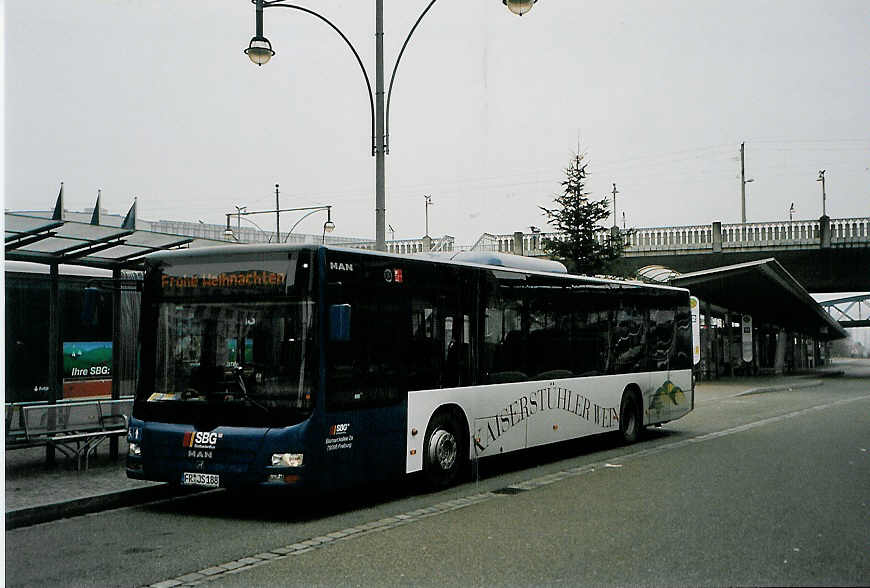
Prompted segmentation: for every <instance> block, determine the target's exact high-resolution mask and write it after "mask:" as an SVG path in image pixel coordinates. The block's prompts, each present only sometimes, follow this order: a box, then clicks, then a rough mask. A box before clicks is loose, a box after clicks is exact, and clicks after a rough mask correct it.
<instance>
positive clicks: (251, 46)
mask: <svg viewBox="0 0 870 588" xmlns="http://www.w3.org/2000/svg"><path fill="white" fill-rule="evenodd" d="M256 19H257V22H256V31H257V33H256V34H255V35H254V36H253V37H251V42H250V43H248V48H247V49H245V55H247V56H248V59H250V60H251V61H252V62H253V63H256V64H257V65H263V64H264V63H267V62H268V61H269V60H270V59H272V56H273V55H275V52H274V51H272V43H270V42H269V39H267V38H266V37H264V36H263V6H262V3H261V2H257V16H256Z"/></svg>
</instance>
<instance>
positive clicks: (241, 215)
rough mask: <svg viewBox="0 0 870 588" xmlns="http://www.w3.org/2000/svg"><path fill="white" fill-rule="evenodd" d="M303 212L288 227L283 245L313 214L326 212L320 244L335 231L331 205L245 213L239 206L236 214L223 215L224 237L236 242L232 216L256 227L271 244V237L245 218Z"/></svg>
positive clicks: (243, 208) (242, 207)
mask: <svg viewBox="0 0 870 588" xmlns="http://www.w3.org/2000/svg"><path fill="white" fill-rule="evenodd" d="M303 210H307V211H308V212H306V213H305V214H303V215H302V217H301V218H300V219H299V220H297V221H296V223H295V224H294V225H293V226H292V227H290V230H289V231H288V232H287V237H285V238H284V242H285V243H286V242H287V239H288V238H289V237H290V233H292V232H293V229H295V228H296V227H297V226H298V225H299V223H301V222H302V221H303V220H305V219H306V218H308V217H309V216H311V215H312V214H314V213H315V212H323V211H326V222H325V223H323V233H322V235H321V241H320V242H321V243H323V242H324V241H325V240H326V233H331V232H332V231H334V230H335V223H334V222H332V205H331V204H324V205H323V206H302V207H299V208H281V209H276V210H252V211H250V212H249V211H246V210H245V207H244V206H241V207H240V206H236V212H227V213H225V214H226V216H227V228H226V230H225V231H224V236H225V237H227V238H233V239H236V240H238V238H237V237H236V235H235V233H233V229H232V226H230V217H232V216H234V217H236V218H237V219H238V220H240V221H241V220H242V219H244V220H246V221H247V222H249V223H251V224H252V225H254V226H255V227H257V228H258V229H260V232H261V233H263V234H264V235H268V236H269V242H270V243H271V242H272V236H271V235H270V234H269V233H266V231H264V230H263V228H262V227H261V226H260V225H258V224H257V223H255V222H254V221H252V220H251V219H249V218H247V217H248V216H249V215H252V214H276V213H281V212H300V211H303ZM278 235H279V237H280V232H279V233H278Z"/></svg>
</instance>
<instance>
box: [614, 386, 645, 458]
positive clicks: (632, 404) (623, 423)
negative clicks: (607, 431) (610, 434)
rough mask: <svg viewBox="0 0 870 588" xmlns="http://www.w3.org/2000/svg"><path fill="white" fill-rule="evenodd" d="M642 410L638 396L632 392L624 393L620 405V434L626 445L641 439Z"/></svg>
mask: <svg viewBox="0 0 870 588" xmlns="http://www.w3.org/2000/svg"><path fill="white" fill-rule="evenodd" d="M640 410H641V405H640V402H639V401H638V397H637V394H635V393H634V392H633V391H632V390H626V391H625V392H623V394H622V402H621V403H620V405H619V434H620V436H621V437H622V442H623V443H625V444H626V445H630V444H632V443H634V442H636V441H637V440H638V438H639V437H640V430H641V428H642V427H643V416H642V414H641V412H640Z"/></svg>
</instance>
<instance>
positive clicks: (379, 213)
mask: <svg viewBox="0 0 870 588" xmlns="http://www.w3.org/2000/svg"><path fill="white" fill-rule="evenodd" d="M435 1H436V0H430V2H429V4H427V5H426V8H425V9H424V10H423V12H421V13H420V16H419V17H417V21H416V22H415V23H414V26H412V27H411V30H410V32H409V33H408V36H407V37H406V38H405V42H404V43H403V44H402V48H401V49H400V50H399V54H398V56H397V57H396V62H395V64H394V65H393V73H392V76H391V77H390V88H389V91H388V92H387V96H386V105H385V104H384V0H375V93H374V96H372V86H371V83H370V81H369V75H368V72H367V71H366V68H365V66H364V65H363V62H362V59H361V58H360V56H359V53H358V52H357V50H356V48H354V46H353V44H352V43H351V42H350V41H349V40H348V38H347V36H345V34H344V33H342V32H341V30H340V29H339V28H338V27H337V26H335V25H334V24H333V23H332V22H331V21H330V20H329V19H327V18H326V17H325V16H323V15H321V14H319V13H317V12H315V11H314V10H311V9H310V8H305V7H303V6H298V5H296V4H289V3H286V2H283V0H252V2H253V3H254V4H255V6H256V10H255V14H256V34H255V35H254V36H253V37H252V38H251V42H250V43H249V44H248V48H247V49H245V54H246V55H247V56H248V58H249V59H250V60H251V61H252V62H253V63H256V64H257V65H258V66H260V65H263V64H264V63H267V62H268V61H269V60H270V59H271V58H272V56H273V55H275V52H274V51H273V50H272V44H271V43H270V42H269V40H268V39H267V38H266V37H265V36H264V35H263V9H264V8H289V9H291V10H298V11H301V12H305V13H308V14H310V15H312V16H314V17H316V18H319V19H320V20H322V21H323V22H325V23H326V24H328V25H329V26H330V27H332V29H333V30H334V31H335V32H336V33H338V35H339V36H341V38H342V39H343V40H344V42H345V44H346V45H347V46H348V47H349V48H350V50H351V51H352V52H353V55H354V57H355V58H356V61H357V63H358V64H359V66H360V69H361V70H362V73H363V77H364V79H365V83H366V88H367V89H368V93H369V108H370V109H371V120H372V124H371V127H372V155H373V156H374V157H375V248H376V249H377V250H378V251H386V250H387V246H386V218H387V207H386V188H385V186H386V181H385V176H386V161H385V156H386V154H387V153H389V150H390V147H389V136H390V131H389V129H390V106H389V105H390V97H391V95H392V93H393V81H394V80H395V78H396V70H397V69H398V67H399V62H400V61H401V60H402V55H403V54H404V52H405V47H407V45H408V41H410V40H411V36H412V35H413V34H414V31H415V30H417V26H418V25H419V24H420V21H421V20H423V17H424V16H425V15H426V13H427V12H429V9H430V8H432V5H433V4H435ZM535 2H537V0H502V3H503V4H504V5H505V6H507V7H508V10H510V11H511V12H513V13H514V14H519V15H523V14H525V13H526V12H528V11H529V10H531V9H532V6H533V5H534V4H535Z"/></svg>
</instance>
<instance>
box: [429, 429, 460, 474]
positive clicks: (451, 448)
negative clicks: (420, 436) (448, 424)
mask: <svg viewBox="0 0 870 588" xmlns="http://www.w3.org/2000/svg"><path fill="white" fill-rule="evenodd" d="M456 455H457V447H456V437H454V436H453V434H452V433H450V432H449V431H445V430H444V429H438V430H437V431H435V432H434V433H432V438H431V439H430V440H429V458H430V461H431V462H432V463H435V464H438V467H440V468H441V470H443V471H445V472H446V471H448V470H450V469H451V468H452V467H453V465H454V464H455V463H456Z"/></svg>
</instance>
